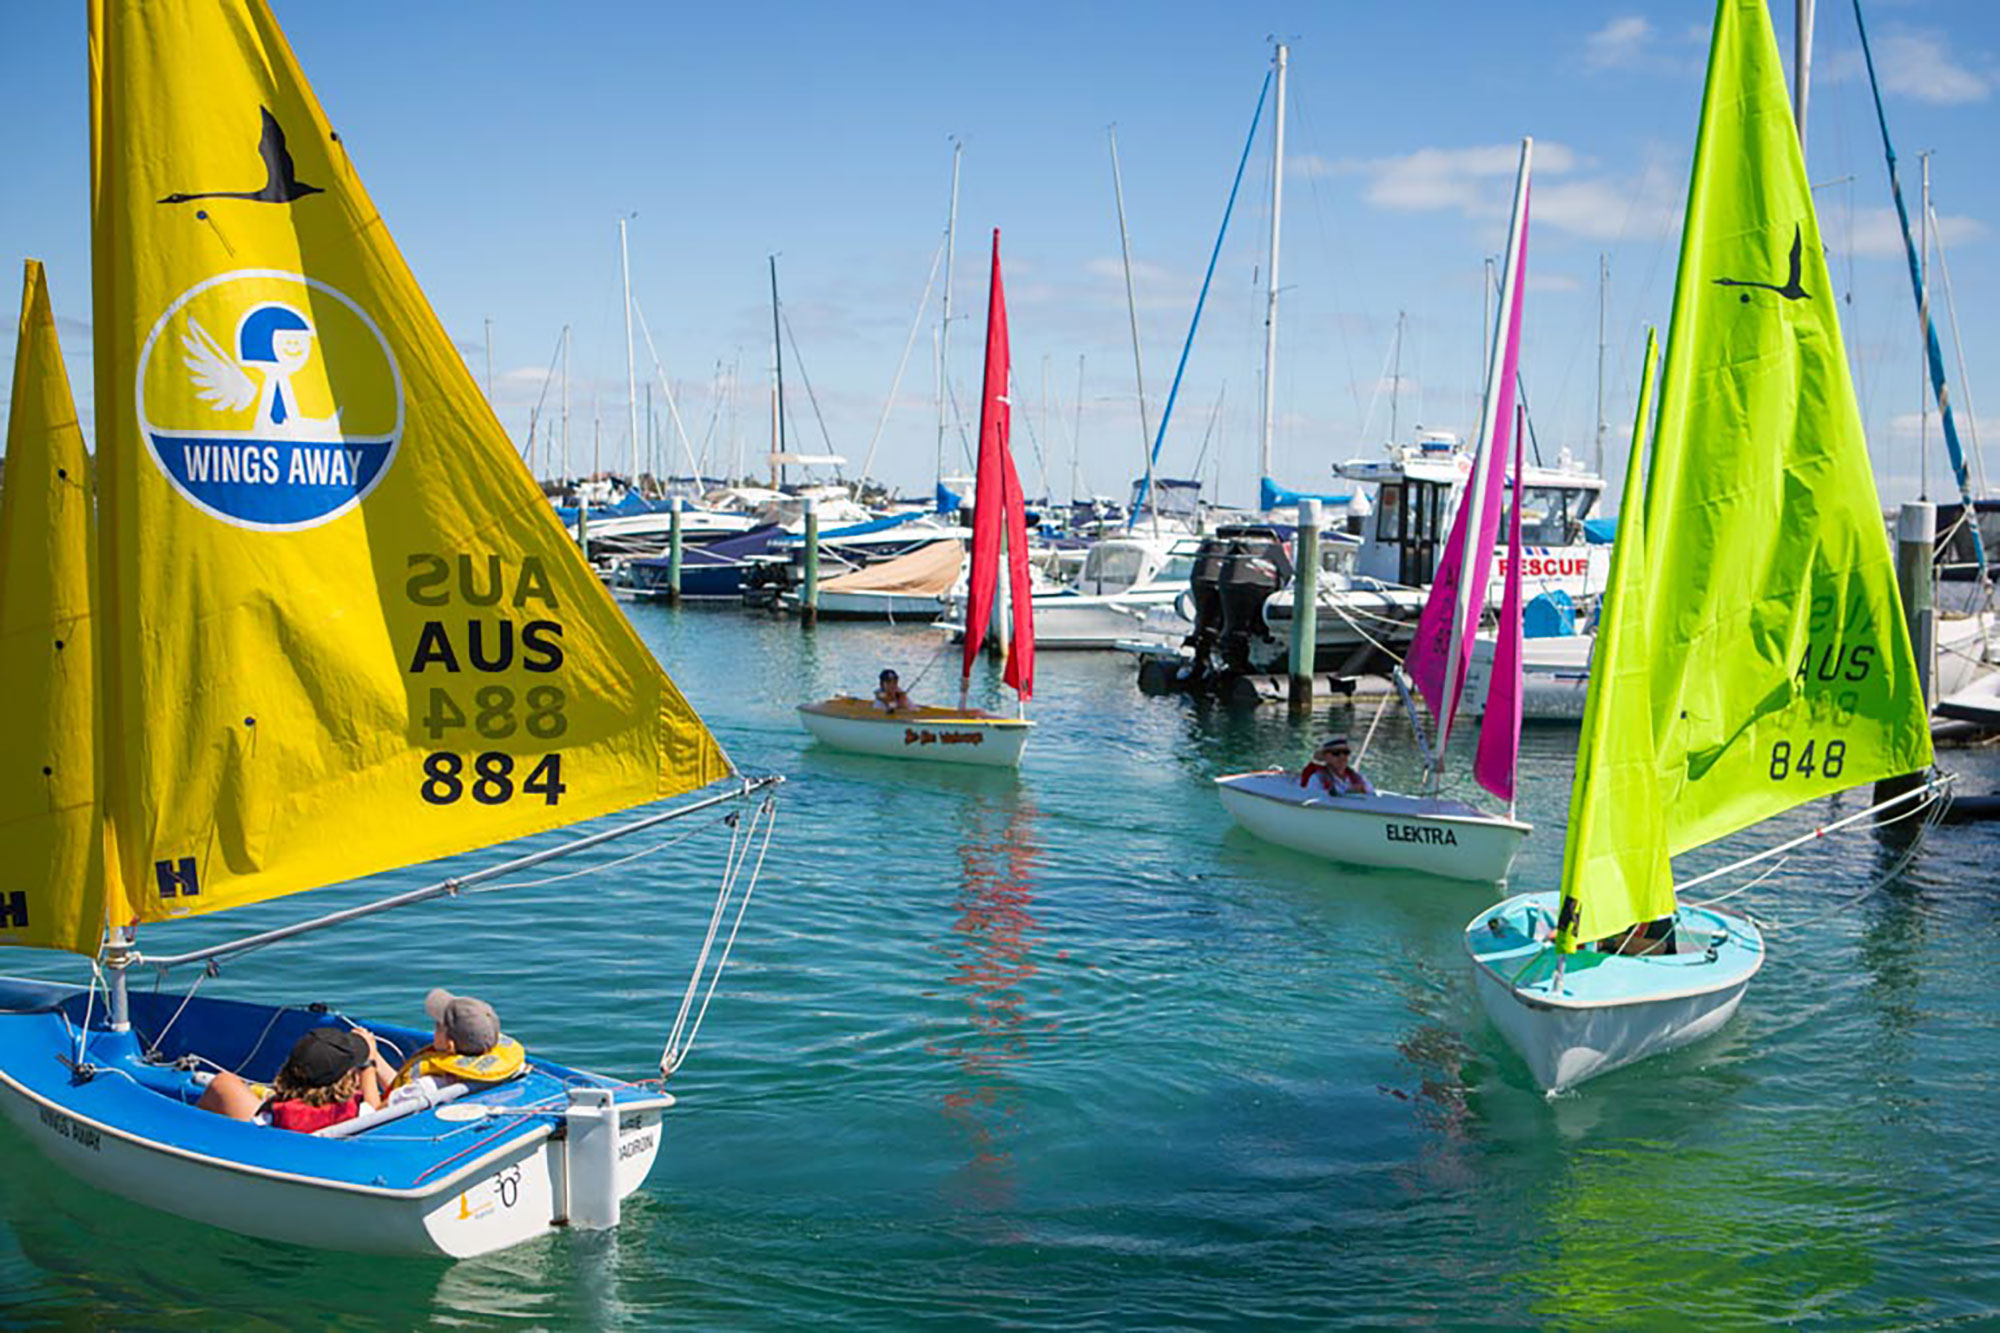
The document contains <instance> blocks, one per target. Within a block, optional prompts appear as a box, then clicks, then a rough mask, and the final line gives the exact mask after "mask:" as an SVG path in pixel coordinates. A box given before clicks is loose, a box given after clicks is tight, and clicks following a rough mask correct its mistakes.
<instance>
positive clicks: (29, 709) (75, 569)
mask: <svg viewBox="0 0 2000 1333" xmlns="http://www.w3.org/2000/svg"><path fill="white" fill-rule="evenodd" d="M90 489H91V487H90V459H89V456H88V455H86V454H85V453H84V451H83V432H82V431H81V430H79V429H78V427H77V421H76V404H75V401H74V399H72V398H71V396H70V391H69V376H68V374H67V373H66V372H65V371H64V370H63V363H62V349H61V348H60V347H59V346H58V345H57V342H56V321H55V314H54V312H53V311H52V310H51V308H50V306H49V289H48V283H47V281H46V280H45V279H44V277H43V275H42V266H41V265H40V264H39V263H37V262H36V261H34V260H32V259H31V260H29V261H28V265H27V273H26V275H25V279H24V281H23V284H22V292H21V333H20V341H19V343H18V344H17V346H16V350H15V353H14V397H13V410H12V412H11V414H10V416H9V417H8V421H7V475H6V484H5V486H4V487H0V699H4V700H5V701H6V708H7V717H8V723H7V741H6V744H5V745H4V746H0V944H25V945H36V946H41V947H44V948H55V949H72V950H74V951H76V952H78V953H87V954H94V953H96V952H97V946H98V942H99V940H100V939H101V938H102V936H103V934H104V922H105V893H104V857H103V854H102V849H103V840H102V836H101V835H102V825H101V822H100V821H99V820H98V818H97V808H98V782H99V778H98V761H97V752H96V749H97V747H96V736H97V727H96V721H95V713H96V701H97V684H96V680H95V672H96V665H95V661H94V642H93V640H94V637H95V629H94V626H93V624H92V619H91V606H90V603H91V596H90V584H91V559H92V556H91V543H92V523H91V494H90Z"/></svg>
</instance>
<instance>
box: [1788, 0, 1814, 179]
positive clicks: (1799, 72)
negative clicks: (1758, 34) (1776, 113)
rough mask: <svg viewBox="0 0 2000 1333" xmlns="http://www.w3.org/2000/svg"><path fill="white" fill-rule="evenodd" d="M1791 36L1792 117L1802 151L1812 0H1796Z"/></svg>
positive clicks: (1808, 85)
mask: <svg viewBox="0 0 2000 1333" xmlns="http://www.w3.org/2000/svg"><path fill="white" fill-rule="evenodd" d="M1792 36H1793V39H1794V40H1793V42H1792V119H1793V120H1795V121H1797V122H1798V127H1799V152H1800V153H1804V152H1805V151H1806V96H1807V94H1808V93H1810V92H1811V91H1812V44H1813V0H1798V8H1797V9H1796V10H1795V11H1794V13H1793V24H1792Z"/></svg>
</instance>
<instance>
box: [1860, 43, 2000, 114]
mask: <svg viewBox="0 0 2000 1333" xmlns="http://www.w3.org/2000/svg"><path fill="white" fill-rule="evenodd" d="M1875 72H1876V73H1877V74H1878V75H1880V76H1881V79H1882V88H1883V90H1884V91H1886V92H1891V93H1901V94H1902V95H1903V96H1905V97H1913V98H1915V99H1916V100H1917V101H1919V102H1933V103H1937V104H1939V105H1954V104H1958V103H1963V102H1983V101H1985V100H1986V98H1987V95H1988V94H1990V93H1991V92H1992V91H1993V79H1992V78H1991V77H1990V76H1987V75H1983V74H1978V73H1975V72H1973V71H1972V70H1970V69H1967V68H1966V67H1965V66H1964V65H1961V64H1959V63H1958V62H1957V61H1955V60H1954V59H1953V58H1952V54H1951V51H1950V49H1949V48H1948V47H1947V45H1946V43H1945V40H1944V37H1943V35H1942V34H1940V33H1937V32H1899V33H1891V34H1890V35H1889V36H1888V37H1885V38H1884V39H1882V41H1881V42H1880V43H1878V44H1877V57H1876V65H1875Z"/></svg>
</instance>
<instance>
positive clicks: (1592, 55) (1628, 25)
mask: <svg viewBox="0 0 2000 1333" xmlns="http://www.w3.org/2000/svg"><path fill="white" fill-rule="evenodd" d="M1652 36H1653V25H1652V24H1650V23H1648V22H1647V21H1646V20H1645V19H1643V18H1641V17H1639V16H1638V15H1637V14H1631V15H1627V16H1626V17H1624V18H1616V19H1613V20H1611V22H1609V23H1607V24H1605V25H1604V26H1603V27H1601V28H1599V29H1598V30H1597V31H1596V32H1593V33H1591V34H1590V35H1589V36H1588V37H1586V38H1584V39H1583V58H1584V62H1585V63H1586V64H1588V65H1590V66H1591V67H1592V68H1594V69H1631V68H1633V67H1635V66H1637V65H1639V64H1641V63H1643V61H1644V58H1645V55H1646V50H1647V47H1648V46H1649V45H1650V43H1651V39H1652Z"/></svg>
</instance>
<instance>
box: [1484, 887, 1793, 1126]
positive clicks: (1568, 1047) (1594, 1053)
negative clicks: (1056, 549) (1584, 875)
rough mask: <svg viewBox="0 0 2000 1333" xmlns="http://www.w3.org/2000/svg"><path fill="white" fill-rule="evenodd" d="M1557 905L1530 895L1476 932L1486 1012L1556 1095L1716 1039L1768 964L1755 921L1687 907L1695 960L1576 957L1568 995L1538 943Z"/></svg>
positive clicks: (1499, 910) (1503, 906)
mask: <svg viewBox="0 0 2000 1333" xmlns="http://www.w3.org/2000/svg"><path fill="white" fill-rule="evenodd" d="M1556 907H1557V903H1556V895H1555V894H1552V893H1538V894H1522V895H1520V896H1518V897H1515V898H1510V899H1508V900H1507V901H1506V902H1503V903H1500V904H1498V905H1496V906H1495V907H1493V908H1490V909H1489V910H1487V911H1485V912H1482V913H1481V914H1480V915H1479V916H1478V917H1476V918H1474V919H1473V921H1472V924H1471V925H1469V926H1467V927H1466V951H1467V952H1468V953H1469V954H1470V955H1471V956H1472V961H1473V975H1474V977H1475V978H1476V980H1477V989H1478V991H1479V999H1480V1003H1481V1004H1482V1005H1483V1006H1484V1007H1485V1009H1486V1013H1487V1016H1488V1017H1490V1018H1491V1019H1492V1020H1493V1026H1494V1027H1496V1028H1498V1029H1499V1030H1500V1034H1501V1035H1502V1036H1503V1037H1505V1038H1506V1039H1507V1044H1508V1045H1509V1046H1512V1047H1513V1048H1514V1050H1515V1051H1516V1052H1517V1053H1518V1054H1519V1055H1520V1057H1521V1059H1522V1061H1523V1062H1524V1063H1526V1065H1527V1066H1528V1072H1529V1073H1530V1074H1532V1075H1533V1076H1534V1080H1535V1083H1536V1085H1537V1086H1539V1087H1541V1088H1542V1089H1543V1090H1544V1091H1546V1092H1550V1093H1555V1092H1562V1091H1564V1090H1566V1089H1569V1088H1573V1087H1575V1086H1576V1085H1578V1084H1579V1083H1583V1082H1585V1081H1586V1080H1588V1079H1593V1078H1596V1077H1597V1076H1599V1075H1600V1074H1607V1073H1610V1072H1611V1071H1612V1070H1614V1069H1621V1068H1623V1067H1624V1066H1626V1065H1629V1064H1632V1063H1633V1062H1635V1061H1638V1060H1643V1059H1645V1058H1647V1057H1648V1056H1653V1055H1659V1054H1663V1053H1664V1052H1667V1051H1672V1050H1678V1049H1679V1048H1681V1047H1683V1046H1687V1045H1691V1044H1692V1043H1694V1042H1697V1041H1700V1040H1701V1039H1702V1038H1704V1037H1707V1036H1709V1035H1711V1034H1712V1033H1714V1032H1716V1031H1717V1030H1718V1029H1720V1028H1721V1027H1722V1026H1723V1024H1725V1023H1727V1022H1728V1021H1729V1020H1730V1018H1731V1017H1733V1016H1734V1015H1735V1013H1736V1010H1737V1007H1738V1006H1739V1005H1740V1004H1742V1002H1743V994H1744V992H1745V991H1746V990H1748V989H1749V986H1750V979H1751V978H1752V977H1754V976H1755V975H1756V974H1757V970H1758V968H1760V967H1761V966H1762V965H1763V961H1764V952H1763V939H1762V936H1761V935H1760V934H1759V933H1758V931H1757V928H1756V927H1755V926H1754V925H1752V924H1751V923H1750V922H1749V921H1747V920H1745V919H1744V918H1741V917H1737V916H1731V915H1728V914H1725V913H1722V912H1716V911H1713V910H1711V909H1705V908H1688V907H1683V908H1682V909H1680V911H1679V913H1678V914H1677V917H1678V920H1679V923H1680V924H1679V929H1680V931H1681V932H1682V934H1683V935H1684V936H1692V937H1693V940H1694V942H1695V943H1696V946H1697V947H1696V949H1695V951H1693V952H1689V953H1683V954H1678V955H1669V956H1667V957H1665V958H1658V959H1653V958H1618V957H1608V956H1604V955H1597V954H1584V953H1579V954H1573V955H1571V956H1570V963H1569V967H1568V969H1567V971H1566V976H1565V980H1564V984H1563V985H1562V986H1560V987H1557V986H1556V985H1555V984H1554V979H1553V970H1554V969H1553V956H1552V955H1553V949H1552V946H1550V945H1548V944H1547V943H1546V941H1545V940H1534V939H1533V938H1532V935H1533V934H1535V933H1540V932H1541V930H1545V929H1547V928H1550V927H1552V925H1553V922H1554V919H1555V918H1554V913H1555V911H1556ZM1495 920H1498V921H1500V922H1501V925H1502V930H1501V931H1500V932H1499V933H1497V934H1496V933H1495V931H1494V930H1493V929H1492V928H1491V926H1490V924H1489V923H1490V922H1492V921H1495ZM1536 923H1539V925H1537V924H1536ZM1717 934H1720V935H1721V936H1722V937H1723V938H1722V941H1721V943H1720V944H1719V945H1713V946H1712V947H1708V948H1707V949H1706V951H1705V952H1704V951H1702V949H1701V946H1700V941H1701V940H1702V939H1703V938H1704V937H1706V938H1707V939H1709V940H1711V941H1712V940H1713V939H1714V937H1715V936H1716V935H1717ZM1524 969H1530V971H1529V975H1528V978H1527V979H1525V980H1523V979H1521V977H1522V972H1523V970H1524Z"/></svg>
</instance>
